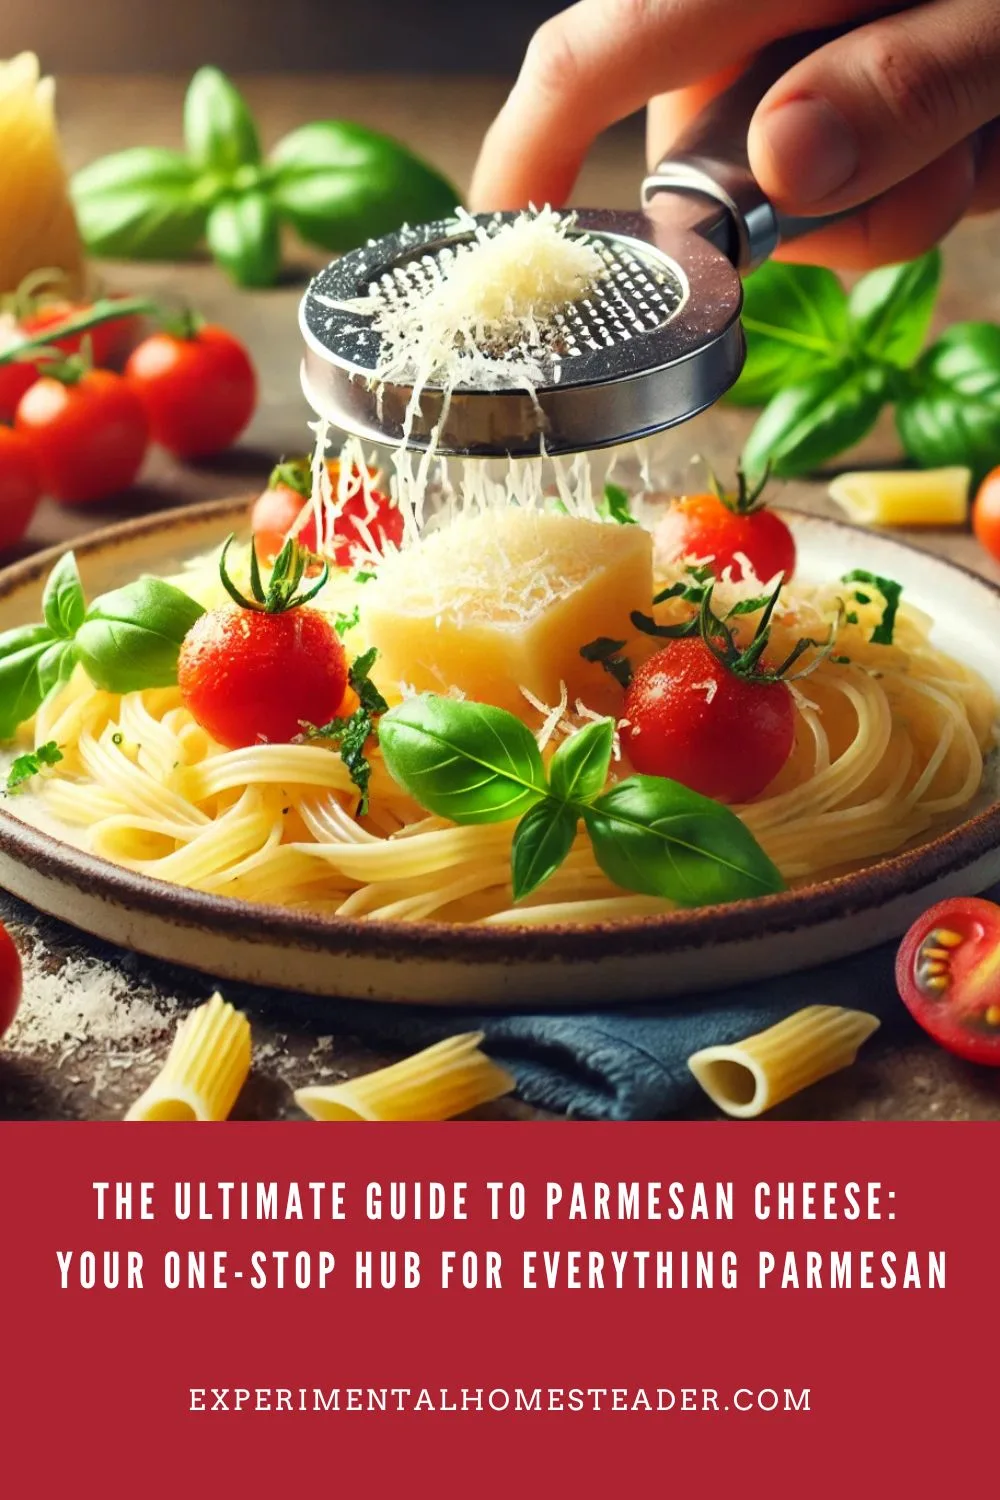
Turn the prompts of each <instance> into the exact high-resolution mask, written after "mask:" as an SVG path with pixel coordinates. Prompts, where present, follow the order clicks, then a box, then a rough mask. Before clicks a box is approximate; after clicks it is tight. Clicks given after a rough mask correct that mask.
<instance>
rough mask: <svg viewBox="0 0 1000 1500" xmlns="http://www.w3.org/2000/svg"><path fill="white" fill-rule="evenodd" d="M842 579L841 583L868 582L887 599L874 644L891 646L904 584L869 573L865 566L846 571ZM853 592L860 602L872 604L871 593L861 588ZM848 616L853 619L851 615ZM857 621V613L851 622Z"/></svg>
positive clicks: (874, 637)
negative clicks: (864, 591) (866, 592)
mask: <svg viewBox="0 0 1000 1500" xmlns="http://www.w3.org/2000/svg"><path fill="white" fill-rule="evenodd" d="M840 581H841V583H868V584H871V586H872V587H873V588H876V589H878V592H879V593H880V594H881V595H882V598H883V599H884V601H885V608H884V609H883V610H882V618H881V620H879V622H878V624H877V625H876V626H875V629H874V630H873V631H872V635H871V639H872V644H873V645H875V646H891V645H892V638H893V635H894V634H895V630H896V615H897V613H898V611H899V603H900V600H901V599H902V597H903V585H902V584H901V583H897V582H896V581H895V579H894V578H880V577H879V575H878V574H877V573H867V572H865V570H864V568H854V569H853V571H852V572H850V573H845V574H844V576H843V578H842V579H841V580H840ZM853 592H854V597H855V599H856V600H857V601H858V603H859V604H871V602H872V598H871V595H870V594H865V593H863V592H862V591H861V590H860V589H855V590H854V591H853ZM847 618H848V619H849V620H851V616H850V615H848V617H847ZM856 622H857V615H856V614H855V616H854V619H853V620H851V623H852V624H855V623H856Z"/></svg>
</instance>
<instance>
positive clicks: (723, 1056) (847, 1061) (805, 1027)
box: [688, 1005, 881, 1120]
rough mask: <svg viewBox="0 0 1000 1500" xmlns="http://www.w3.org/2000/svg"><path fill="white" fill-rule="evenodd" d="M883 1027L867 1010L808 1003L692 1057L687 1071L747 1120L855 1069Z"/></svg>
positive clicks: (729, 1111)
mask: <svg viewBox="0 0 1000 1500" xmlns="http://www.w3.org/2000/svg"><path fill="white" fill-rule="evenodd" d="M880 1024H881V1023H880V1022H879V1019H878V1017H877V1016H872V1015H869V1014H868V1012H867V1011H863V1010H845V1009H844V1008H842V1007H841V1006H839V1005H809V1006H807V1007H806V1009H805V1010H798V1011H796V1012H795V1014H794V1015H793V1016H789V1017H788V1018H787V1020H784V1021H779V1023H778V1025H777V1026H771V1027H769V1028H768V1030H767V1031H759V1032H757V1034H756V1036H748V1037H745V1038H744V1039H743V1040H742V1041H740V1042H732V1043H730V1044H729V1045H727V1046H724V1047H705V1048H704V1049H703V1050H702V1051H701V1052H694V1053H692V1055H691V1056H690V1057H689V1058H688V1067H689V1068H690V1069H691V1072H692V1073H693V1074H694V1076H695V1078H696V1079H697V1080H698V1082H699V1083H700V1084H701V1086H702V1088H703V1089H704V1090H705V1093H706V1094H707V1095H708V1097H709V1098H710V1099H711V1100H712V1102H713V1103H714V1104H717V1105H718V1107H719V1108H720V1109H721V1110H725V1112H726V1114H727V1115H733V1116H734V1117H735V1118H736V1119H738V1120H748V1119H751V1118H752V1117H753V1116H754V1115H760V1114H763V1113H764V1111H765V1110H766V1109H773V1108H774V1106H775V1105H776V1104H780V1103H781V1102H782V1100H783V1099H790V1098H791V1096H792V1095H793V1094H797V1093H798V1092H799V1090H800V1089H804V1088H808V1087H809V1085H810V1084H811V1083H817V1082H818V1081H819V1079H821V1078H826V1077H827V1076H828V1074H830V1073H837V1072H839V1071H840V1069H841V1068H847V1067H850V1065H851V1063H853V1062H854V1060H855V1058H856V1057H857V1055H858V1049H859V1048H860V1046H861V1044H862V1042H866V1041H867V1040H868V1038H869V1037H870V1036H871V1035H872V1033H873V1032H874V1031H877V1030H878V1028H879V1025H880Z"/></svg>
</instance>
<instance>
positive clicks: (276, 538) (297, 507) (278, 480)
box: [250, 459, 316, 562]
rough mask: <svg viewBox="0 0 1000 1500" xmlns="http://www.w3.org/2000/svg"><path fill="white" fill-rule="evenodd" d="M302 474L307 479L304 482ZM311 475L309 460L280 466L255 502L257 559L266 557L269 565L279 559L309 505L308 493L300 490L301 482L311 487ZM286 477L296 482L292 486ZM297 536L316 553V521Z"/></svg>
mask: <svg viewBox="0 0 1000 1500" xmlns="http://www.w3.org/2000/svg"><path fill="white" fill-rule="evenodd" d="M300 464H301V466H302V468H301V469H300V468H299V465H300ZM299 473H303V474H304V475H305V476H306V477H305V478H304V479H303V480H301V481H300V479H299V478H298V475H299ZM308 474H309V463H308V460H307V459H301V460H294V461H293V462H292V463H290V464H279V465H278V467H277V468H276V469H275V470H274V471H273V473H272V474H271V478H270V479H269V480H268V485H267V489H266V490H264V491H263V493H262V494H260V495H259V496H258V497H257V499H256V500H255V501H254V505H253V509H252V510H251V512H250V529H251V531H252V532H253V536H254V541H255V543H256V545H257V556H258V557H262V558H263V559H264V561H265V562H271V561H273V559H274V558H276V557H277V555H278V553H279V552H280V551H281V549H282V547H283V546H284V545H285V538H286V537H287V536H288V533H289V532H290V531H291V529H292V527H293V526H294V525H295V522H296V520H297V518H298V516H299V514H300V513H301V511H302V509H303V507H304V506H306V505H307V504H308V503H309V496H308V489H306V490H305V492H303V490H302V489H301V488H297V487H296V486H298V485H299V484H300V482H301V483H304V484H305V485H307V486H308V484H309V482H310V481H309V478H308ZM285 475H288V476H289V478H290V479H291V480H292V481H293V482H292V483H288V482H287V480H286V479H285V477H284V476H285ZM296 536H297V537H298V539H299V541H300V542H301V543H302V545H303V547H308V549H309V551H310V552H315V551H316V523H315V521H307V522H306V523H305V525H304V526H303V527H302V529H301V531H298V532H296Z"/></svg>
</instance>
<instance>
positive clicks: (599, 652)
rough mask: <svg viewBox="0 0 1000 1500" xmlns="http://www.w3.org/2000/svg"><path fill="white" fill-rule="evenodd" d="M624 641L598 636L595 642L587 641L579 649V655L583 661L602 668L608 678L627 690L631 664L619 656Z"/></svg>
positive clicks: (630, 676)
mask: <svg viewBox="0 0 1000 1500" xmlns="http://www.w3.org/2000/svg"><path fill="white" fill-rule="evenodd" d="M624 644H625V642H624V641H613V640H612V639H611V637H610V636H606V635H599V636H598V637H597V639H596V641H588V642H587V644H586V645H585V646H581V647H580V655H581V656H582V657H583V659H584V661H592V662H596V663H597V665H598V666H600V667H603V668H604V670H605V672H607V674H608V676H609V677H613V678H614V679H615V681H616V682H617V683H618V684H619V685H620V686H621V687H623V688H627V687H628V685H629V683H630V682H631V681H632V663H631V662H630V661H629V660H628V657H626V656H622V655H621V649H622V647H623V646H624Z"/></svg>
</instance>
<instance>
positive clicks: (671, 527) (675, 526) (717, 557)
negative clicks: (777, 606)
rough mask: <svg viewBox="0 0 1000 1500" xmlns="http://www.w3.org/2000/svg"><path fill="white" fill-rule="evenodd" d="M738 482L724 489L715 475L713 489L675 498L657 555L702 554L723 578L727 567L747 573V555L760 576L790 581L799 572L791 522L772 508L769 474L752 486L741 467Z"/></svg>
mask: <svg viewBox="0 0 1000 1500" xmlns="http://www.w3.org/2000/svg"><path fill="white" fill-rule="evenodd" d="M736 472H737V487H736V489H735V490H734V491H726V490H723V488H722V486H721V485H720V484H719V483H718V481H717V480H716V479H715V476H714V475H712V484H713V492H712V493H711V494H704V495H687V496H685V497H684V498H682V499H680V500H675V501H674V502H673V504H672V505H671V506H670V507H669V509H668V510H667V513H666V515H665V516H664V517H663V520H662V521H661V522H660V524H659V526H658V527H657V530H656V538H655V545H656V551H657V555H658V556H659V557H660V558H662V559H664V560H673V559H679V558H685V557H691V558H699V559H703V560H705V561H706V562H708V563H709V565H710V566H711V569H712V572H713V573H714V574H715V575H716V577H720V576H721V575H722V573H723V572H724V571H725V569H726V568H731V569H732V577H733V578H734V579H737V580H738V579H741V578H742V577H743V571H744V569H743V563H742V561H741V559H742V558H746V559H747V560H748V561H749V563H750V565H751V567H752V568H753V571H754V573H755V574H756V576H757V578H759V579H760V581H761V582H762V583H768V582H770V580H771V579H772V578H774V577H776V576H777V575H778V574H779V573H780V574H781V575H782V577H783V578H784V580H785V582H786V583H787V582H788V580H789V579H790V578H791V576H792V574H793V573H794V572H795V540H794V538H793V536H792V533H791V531H790V530H789V528H788V526H787V524H786V523H785V522H784V521H783V520H782V519H781V517H780V516H779V515H776V514H775V512H774V511H772V510H769V509H768V508H767V505H766V504H765V502H764V498H763V492H764V486H765V484H766V482H767V475H766V474H765V475H764V476H763V478H762V479H760V480H759V481H758V482H757V483H756V485H750V484H748V482H747V479H746V476H745V475H744V473H743V470H742V469H737V471H736Z"/></svg>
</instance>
